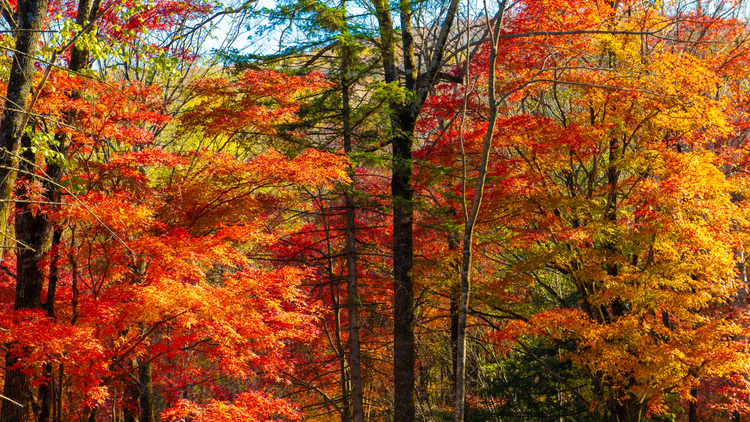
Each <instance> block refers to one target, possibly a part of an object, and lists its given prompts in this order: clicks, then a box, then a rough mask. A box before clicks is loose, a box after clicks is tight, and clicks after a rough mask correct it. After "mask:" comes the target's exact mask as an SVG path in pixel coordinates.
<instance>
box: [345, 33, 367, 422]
mask: <svg viewBox="0 0 750 422" xmlns="http://www.w3.org/2000/svg"><path fill="white" fill-rule="evenodd" d="M343 50H344V51H343V60H342V62H341V74H342V79H343V80H342V83H341V89H342V121H343V126H344V152H345V153H346V154H347V155H349V154H351V152H352V127H351V103H350V89H351V87H350V85H349V83H350V82H349V80H348V79H347V75H348V74H349V67H350V63H351V49H350V48H349V46H348V45H345V46H344V48H343ZM349 177H351V178H352V180H353V178H354V171H353V169H350V171H349ZM344 201H345V202H346V280H347V283H346V295H347V306H348V311H349V312H348V314H349V321H348V322H349V373H350V376H351V403H352V420H353V421H354V422H364V420H365V410H364V404H363V391H362V362H361V359H360V354H359V352H360V344H359V305H360V300H359V287H358V286H357V237H356V222H355V210H356V206H355V204H354V195H353V193H352V191H351V190H348V189H347V191H346V193H345V194H344Z"/></svg>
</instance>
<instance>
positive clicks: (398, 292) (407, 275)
mask: <svg viewBox="0 0 750 422" xmlns="http://www.w3.org/2000/svg"><path fill="white" fill-rule="evenodd" d="M373 6H374V8H375V12H376V15H377V19H378V24H379V31H380V38H381V55H382V57H383V69H384V75H385V82H386V83H394V84H398V83H399V82H400V81H399V77H398V75H399V69H398V67H397V64H396V53H395V52H396V42H395V39H394V37H393V34H394V26H393V19H392V17H391V12H390V8H389V4H388V2H386V1H384V0H373ZM411 6H412V4H411V2H410V1H409V0H401V1H400V2H399V12H400V22H401V43H400V45H401V51H402V55H401V62H402V66H403V73H404V80H403V87H404V88H405V89H406V90H407V91H408V92H409V93H410V94H411V95H409V96H408V98H407V99H406V100H404V101H403V102H395V101H394V102H392V103H391V108H392V110H393V116H392V128H393V136H392V137H391V148H392V154H393V162H392V173H391V197H392V202H393V291H394V293H393V295H394V298H393V299H394V309H393V360H394V362H393V379H394V420H397V421H399V422H412V421H414V420H415V418H416V406H415V400H416V399H415V388H414V382H415V369H414V363H415V361H416V356H415V353H416V352H415V338H414V322H415V319H414V315H415V304H414V278H413V274H412V269H413V267H414V237H413V232H412V230H413V220H414V203H413V197H414V188H413V184H412V168H413V163H412V150H413V143H414V132H415V129H416V124H417V119H418V118H419V114H420V113H421V111H422V107H423V106H424V103H425V101H426V99H427V97H428V96H429V93H430V90H431V89H432V87H433V85H434V83H435V80H436V76H437V73H438V72H439V70H440V69H441V67H442V66H443V56H444V53H445V47H446V44H447V40H448V34H449V33H450V30H451V28H452V25H453V20H454V17H455V15H456V11H457V9H458V0H452V1H451V3H450V5H449V6H448V8H447V9H446V13H445V18H444V20H443V23H442V26H441V28H440V33H439V35H438V38H437V40H436V42H435V45H434V46H433V48H432V54H431V55H430V57H431V60H430V61H429V62H428V63H426V66H425V68H424V69H420V68H418V66H417V63H416V61H415V59H414V57H415V56H414V36H413V33H412V26H411V20H412V7H411Z"/></svg>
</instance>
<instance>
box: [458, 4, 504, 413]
mask: <svg viewBox="0 0 750 422" xmlns="http://www.w3.org/2000/svg"><path fill="white" fill-rule="evenodd" d="M505 5H506V0H503V1H502V2H501V4H500V14H499V16H498V17H497V19H496V21H495V25H494V30H492V31H490V33H491V35H492V40H491V43H492V45H491V50H490V60H489V65H488V68H489V72H488V75H489V76H488V79H489V80H488V87H487V90H488V94H487V96H488V102H489V108H490V116H489V117H490V120H489V124H488V125H487V133H486V134H485V137H484V145H483V147H482V161H481V163H480V164H479V175H478V177H477V182H476V186H475V187H474V199H473V201H472V204H471V209H469V207H468V204H467V203H466V182H467V174H466V154H465V153H464V147H463V122H464V117H463V116H462V117H461V125H460V127H459V133H460V135H459V142H460V143H461V157H462V163H463V178H462V181H461V184H462V198H461V199H462V204H463V211H464V221H465V223H464V238H463V254H462V263H461V283H460V287H461V297H460V300H459V303H458V324H457V333H456V334H457V341H456V404H455V409H454V420H455V421H456V422H463V420H464V413H465V411H464V405H465V398H466V320H467V318H466V317H467V314H468V311H469V297H470V295H471V263H472V243H473V241H474V228H475V226H476V221H477V217H478V216H479V209H480V208H481V206H482V197H483V196H484V185H485V178H486V176H487V166H488V163H489V156H490V150H491V149H492V141H493V138H494V135H495V125H496V123H497V110H498V100H497V98H496V95H495V63H496V62H497V55H498V51H497V43H498V40H499V38H498V37H499V35H500V26H501V25H502V21H503V12H504V10H505ZM487 26H488V29H489V26H490V21H489V20H488V21H487ZM469 38H470V37H468V36H467V40H468V39H469ZM467 49H468V45H467ZM467 60H468V54H467ZM466 73H467V75H466V77H468V72H466ZM467 89H468V88H467ZM463 111H464V113H465V112H466V98H465V99H464V106H463Z"/></svg>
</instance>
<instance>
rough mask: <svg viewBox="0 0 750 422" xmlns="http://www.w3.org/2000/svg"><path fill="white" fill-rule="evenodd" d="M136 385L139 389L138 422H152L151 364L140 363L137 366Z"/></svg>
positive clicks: (152, 391) (146, 362) (152, 390)
mask: <svg viewBox="0 0 750 422" xmlns="http://www.w3.org/2000/svg"><path fill="white" fill-rule="evenodd" d="M138 385H139V387H140V395H139V398H138V407H139V409H140V415H141V419H140V421H139V422H154V388H153V382H152V379H151V362H149V361H145V362H141V363H140V365H139V366H138Z"/></svg>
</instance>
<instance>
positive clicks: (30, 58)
mask: <svg viewBox="0 0 750 422" xmlns="http://www.w3.org/2000/svg"><path fill="white" fill-rule="evenodd" d="M46 14H47V0H26V1H23V0H19V2H18V10H17V13H16V17H17V19H15V21H14V23H17V25H18V27H17V30H16V31H15V33H16V34H15V35H17V38H16V45H15V49H16V52H15V53H14V54H13V64H12V65H11V69H10V75H9V77H8V90H7V92H6V94H5V98H6V100H5V104H4V105H3V115H2V119H0V148H2V149H0V234H1V235H2V236H3V245H2V246H3V251H4V249H5V248H6V247H8V243H9V242H8V239H7V238H8V227H7V219H8V211H9V210H10V209H11V207H10V205H11V202H10V201H11V198H12V194H13V187H14V186H15V180H16V171H15V170H14V169H16V166H17V165H18V157H17V154H18V150H19V148H20V146H21V134H22V133H23V129H24V124H25V122H26V120H27V117H28V114H27V113H26V109H27V107H28V105H29V95H30V93H31V86H32V82H33V80H34V72H35V69H34V63H35V61H36V59H35V55H36V50H37V47H38V44H39V34H40V30H41V29H42V23H43V21H44V17H45V16H46ZM2 414H3V413H0V420H2V421H5V420H4V419H3V418H4V416H2Z"/></svg>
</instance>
